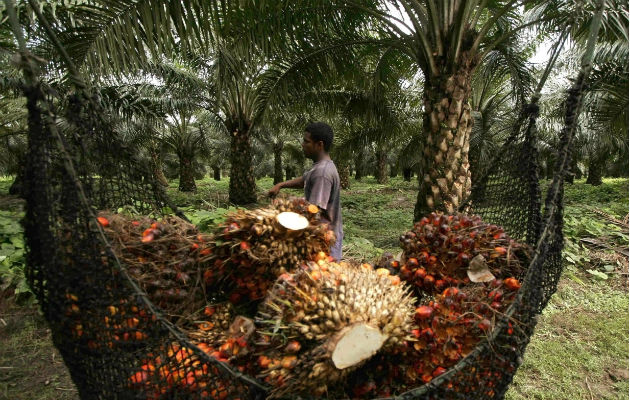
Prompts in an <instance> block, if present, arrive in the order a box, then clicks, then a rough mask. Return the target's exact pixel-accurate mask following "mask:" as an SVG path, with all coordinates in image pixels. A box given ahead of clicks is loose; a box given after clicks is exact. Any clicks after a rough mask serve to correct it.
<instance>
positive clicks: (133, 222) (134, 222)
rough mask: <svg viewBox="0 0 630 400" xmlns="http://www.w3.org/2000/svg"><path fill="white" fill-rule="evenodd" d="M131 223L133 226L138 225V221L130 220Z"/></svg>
mask: <svg viewBox="0 0 630 400" xmlns="http://www.w3.org/2000/svg"><path fill="white" fill-rule="evenodd" d="M131 225H133V226H140V222H138V221H131Z"/></svg>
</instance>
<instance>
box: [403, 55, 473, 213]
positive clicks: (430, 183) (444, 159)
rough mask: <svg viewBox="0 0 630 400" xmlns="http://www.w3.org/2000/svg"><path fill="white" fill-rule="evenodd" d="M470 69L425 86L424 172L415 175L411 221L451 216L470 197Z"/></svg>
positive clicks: (463, 69) (471, 122) (462, 69)
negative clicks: (416, 187)
mask: <svg viewBox="0 0 630 400" xmlns="http://www.w3.org/2000/svg"><path fill="white" fill-rule="evenodd" d="M471 69H472V68H471V67H470V66H469V69H466V68H461V69H460V70H459V71H458V73H456V74H454V75H450V76H444V77H437V78H434V82H432V83H427V86H425V92H424V105H425V114H424V124H423V129H424V137H425V144H424V157H423V159H422V163H423V164H422V171H424V173H423V174H422V176H418V180H419V186H420V189H419V190H418V198H417V200H416V206H415V210H414V220H415V221H417V220H419V219H420V218H422V216H423V215H425V214H427V213H430V212H431V211H434V210H438V211H443V212H446V213H453V212H455V211H456V210H457V208H458V207H459V205H460V204H462V203H463V201H464V199H465V198H467V197H468V196H469V195H470V186H471V181H470V169H469V168H470V165H469V163H468V149H469V147H470V133H471V131H472V125H473V119H472V117H471V112H470V105H468V97H469V95H470V78H471V76H470V75H471V74H470V70H471Z"/></svg>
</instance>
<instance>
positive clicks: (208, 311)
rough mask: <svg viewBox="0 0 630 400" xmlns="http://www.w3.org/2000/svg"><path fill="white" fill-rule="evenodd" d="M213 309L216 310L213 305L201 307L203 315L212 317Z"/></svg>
mask: <svg viewBox="0 0 630 400" xmlns="http://www.w3.org/2000/svg"><path fill="white" fill-rule="evenodd" d="M215 311H216V310H215V308H214V307H209V306H206V308H204V309H203V315H205V316H206V317H212V315H213V314H214V312H215Z"/></svg>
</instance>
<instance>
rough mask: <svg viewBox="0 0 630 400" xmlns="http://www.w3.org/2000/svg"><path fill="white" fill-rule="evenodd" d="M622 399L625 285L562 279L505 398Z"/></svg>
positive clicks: (625, 391) (625, 355)
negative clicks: (585, 283)
mask: <svg viewBox="0 0 630 400" xmlns="http://www.w3.org/2000/svg"><path fill="white" fill-rule="evenodd" d="M627 398H628V292H627V290H618V289H614V288H611V287H610V286H609V285H608V284H607V283H602V282H597V281H593V282H591V283H590V284H589V285H584V286H582V285H579V284H577V283H575V282H573V281H571V280H568V279H564V280H562V281H561V283H560V285H559V287H558V291H557V292H556V294H554V296H553V297H552V299H551V301H550V303H549V304H548V305H547V308H546V309H545V310H544V311H543V313H542V315H541V317H540V320H539V323H538V326H537V328H536V331H535V333H534V335H533V336H532V338H531V342H530V344H529V346H528V347H527V350H526V352H525V356H524V363H523V365H522V366H521V368H520V369H519V370H518V372H517V373H516V376H515V378H514V383H513V384H512V386H511V388H510V390H509V391H508V393H507V396H506V399H508V400H521V399H549V400H552V399H553V400H563V399H566V400H573V399H627Z"/></svg>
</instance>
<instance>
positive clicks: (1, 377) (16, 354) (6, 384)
mask: <svg viewBox="0 0 630 400" xmlns="http://www.w3.org/2000/svg"><path fill="white" fill-rule="evenodd" d="M0 316H1V318H0V399H11V400H33V399H42V400H43V399H55V400H70V399H77V398H78V395H77V390H76V388H75V386H74V384H73V383H72V380H71V379H70V374H69V372H68V369H67V368H66V366H65V364H64V363H63V359H62V358H61V356H60V355H59V352H58V351H57V349H56V348H55V347H54V346H53V345H52V340H51V333H50V329H48V326H47V324H46V323H45V321H44V319H43V318H42V316H41V315H39V312H38V311H37V309H36V308H34V307H21V306H17V305H15V304H14V303H13V302H12V300H11V299H8V298H4V299H2V300H1V301H0Z"/></svg>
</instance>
